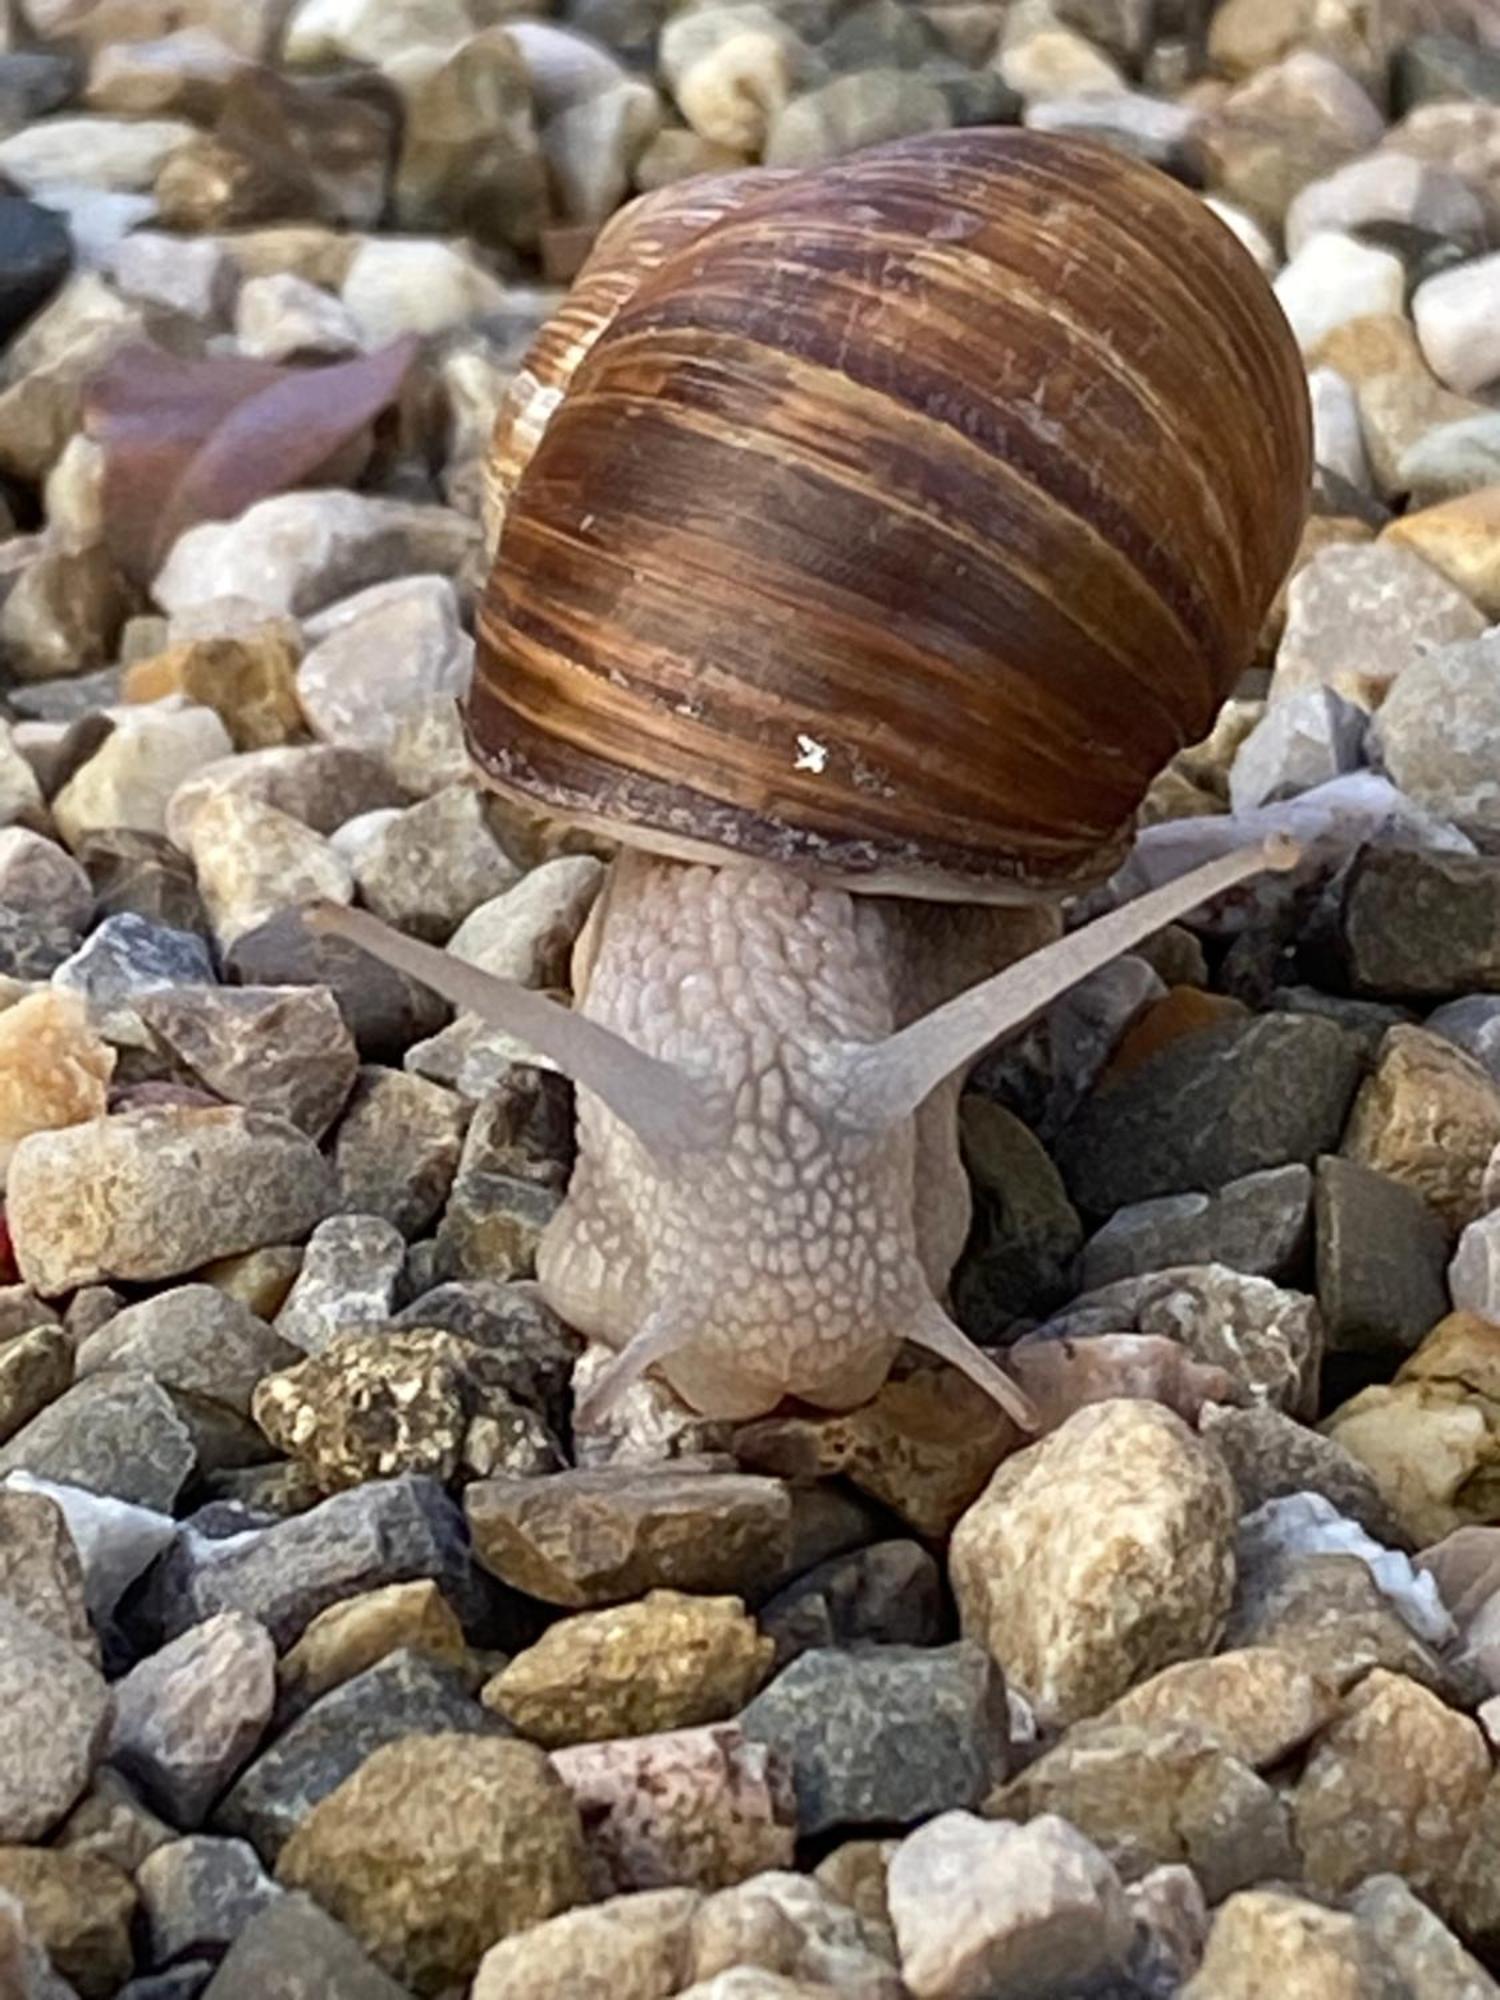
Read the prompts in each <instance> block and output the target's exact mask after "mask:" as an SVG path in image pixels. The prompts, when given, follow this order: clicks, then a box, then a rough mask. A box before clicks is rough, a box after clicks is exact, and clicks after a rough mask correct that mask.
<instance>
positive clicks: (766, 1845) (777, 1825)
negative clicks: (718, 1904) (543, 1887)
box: [551, 1722, 797, 1897]
mask: <svg viewBox="0 0 1500 2000" xmlns="http://www.w3.org/2000/svg"><path fill="white" fill-rule="evenodd" d="M551 1763H552V1767H553V1769H554V1770H555V1771H556V1772H557V1774H558V1776H559V1777H560V1778H561V1779H562V1781H563V1783H564V1784H565V1785H566V1786H567V1788H568V1790H569V1792H570V1793H571V1794H572V1796H573V1800H574V1803H575V1805H576V1806H577V1808H578V1811H579V1813H580V1814H581V1816H582V1820H583V1824H584V1826H585V1828H586V1830H587V1839H588V1847H589V1860H588V1866H589V1885H590V1891H591V1894H592V1895H593V1896H594V1897H599V1896H608V1895H617V1894H619V1893H621V1892H622V1891H625V1890H630V1889H668V1888H676V1887H690V1888H700V1889H724V1888H728V1887H730V1886H731V1885H732V1884H733V1883H736V1882H743V1881H746V1880H748V1879H749V1878H750V1877H751V1876H753V1875H758V1874H760V1873H761V1872H762V1871H763V1870H765V1869H768V1868H788V1867H790V1866H791V1861H792V1855H793V1851H794V1848H795V1844H796V1823H797V1806H796V1798H795V1794H794V1792H793V1789H792V1784H791V1778H790V1774H789V1773H788V1772H787V1771H786V1769H785V1768H784V1766H783V1765H782V1764H781V1762H780V1760H779V1758H777V1756H776V1755H775V1753H774V1752H773V1751H772V1750H770V1749H769V1748H768V1747H767V1745H765V1744H763V1743H755V1742H752V1741H750V1740H749V1738H747V1737H746V1736H745V1734H744V1733H743V1731H742V1730H740V1729H739V1728H738V1727H737V1725H735V1724H734V1723H730V1722H719V1723H710V1724H708V1725H706V1726H704V1727H702V1728H698V1729H675V1730H668V1731H666V1732H664V1733H662V1734H658V1735H652V1736H631V1737H620V1738H617V1739H616V1740H615V1741H613V1742H610V1743H578V1744H573V1745H572V1746H570V1747H569V1748H568V1749H566V1750H557V1751H554V1752H553V1754H552V1758H551Z"/></svg>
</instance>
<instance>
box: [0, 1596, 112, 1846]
mask: <svg viewBox="0 0 1500 2000" xmlns="http://www.w3.org/2000/svg"><path fill="white" fill-rule="evenodd" d="M0 1709H3V1712H4V1714H5V1717H6V1731H7V1737H8V1738H9V1740H10V1742H11V1744H12V1745H13V1749H12V1750H11V1751H8V1752H7V1754H6V1757H5V1759H4V1761H3V1762H0V1841H27V1840H40V1839H41V1838H42V1837H43V1836H44V1835H45V1834H47V1833H48V1832H50V1831H51V1829H52V1828H53V1827H54V1826H56V1824H57V1822H58V1821H59V1820H60V1819H61V1818H62V1816H63V1814H64V1813H65V1812H67V1811H68V1809H69V1807H70V1806H73V1805H75V1804H76V1803H77V1801H78V1799H79V1798H80V1797H81V1796H82V1794H83V1790H84V1787H85V1786H86V1785H87V1784H88V1781H89V1778H90V1777H91V1775H92V1774H93V1770H94V1767H95V1765H96V1764H97V1763H98V1762H99V1760H100V1758H101V1757H102V1756H103V1754H104V1747H105V1743H106V1740H107V1738H108V1735H109V1725H110V1697H109V1691H108V1689H107V1688H106V1687H105V1684H104V1681H103V1680H102V1678H101V1677H100V1675H99V1673H98V1671H97V1669H96V1668H95V1667H93V1666H92V1665H90V1663H89V1662H88V1661H87V1660H85V1659H83V1658H82V1657H81V1656H80V1654H79V1652H78V1650H77V1648H76V1647H75V1646H73V1645H71V1644H70V1643H69V1642H68V1641H67V1640H65V1639H59V1638H58V1637H57V1636H56V1635H55V1634H54V1633H52V1632H50V1631H48V1629H47V1628H46V1626H44V1625H39V1624H38V1623H37V1622H36V1620H35V1619H33V1618H28V1617H27V1616H26V1614H25V1612H24V1611H20V1610H18V1609H17V1608H16V1607H15V1606H14V1605H13V1604H12V1603H11V1602H10V1600H9V1599H8V1598H4V1597H0Z"/></svg>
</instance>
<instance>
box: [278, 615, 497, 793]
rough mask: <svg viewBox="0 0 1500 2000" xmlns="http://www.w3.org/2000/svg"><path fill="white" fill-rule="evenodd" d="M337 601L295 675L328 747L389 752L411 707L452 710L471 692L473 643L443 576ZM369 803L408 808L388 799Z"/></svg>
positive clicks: (315, 627) (315, 629) (314, 630)
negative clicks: (375, 661) (378, 664)
mask: <svg viewBox="0 0 1500 2000" xmlns="http://www.w3.org/2000/svg"><path fill="white" fill-rule="evenodd" d="M339 595H340V599H341V601H339V602H338V603H336V604H335V605H334V607H333V608H332V609H331V610H330V611H329V612H327V613H326V614H325V618H324V620H323V621H321V622H320V621H318V620H313V621H311V622H310V623H309V625H308V627H307V635H308V638H309V640H310V641H311V642H312V643H311V644H310V646H309V649H308V651H307V653H306V654H305V655H304V656H303V659H302V663H301V665H300V666H299V668H298V670H297V700H298V702H299V704H300V705H301V708H302V711H303V713H304V714H305V715H306V717H307V719H308V722H309V724H310V725H311V727H312V729H313V731H314V733H315V734H316V735H317V736H319V737H320V738H321V739H322V740H323V742H324V743H326V744H331V745H335V746H337V747H339V748H341V749H344V750H361V751H365V752H367V753H379V752H384V751H388V750H389V749H390V748H391V747H392V745H393V743H394V742H395V739H396V734H397V731H398V729H399V727H400V723H401V718H402V716H403V715H404V714H405V713H407V712H409V711H410V710H411V709H412V708H413V707H414V706H417V705H419V704H421V703H423V702H426V701H444V702H447V703H449V704H450V705H451V703H452V702H454V701H456V700H457V699H459V697H461V696H462V695H463V694H464V693H465V692H466V691H467V689H468V685H469V680H470V678H471V676H472V673H473V665H474V648H473V642H472V640H470V639H469V638H468V637H467V636H466V635H465V633H464V631H463V628H462V625H461V624H460V621H459V608H458V599H457V595H456V593H455V591H454V588H453V585H452V584H451V583H450V582H449V580H448V578H447V577H446V576H410V577H403V578H401V579H400V580H399V581H398V582H392V583H375V584H374V585H373V586H372V587H371V588H368V589H364V590H360V591H357V592H356V593H355V594H354V595H352V596H351V595H347V594H346V593H343V592H340V594H339ZM372 651H373V652H374V653H375V654H376V656H377V657H379V659H380V660H381V661H382V671H381V673H380V675H379V676H378V677H376V676H373V675H371V673H370V671H369V666H370V658H371V654H372ZM372 803H379V804H387V803H390V804H404V803H405V801H404V800H401V799H399V798H390V797H387V798H383V799H380V800H378V801H372ZM352 810H358V808H357V807H356V808H353V809H352ZM345 817H352V811H351V813H349V814H346V815H345ZM324 830H325V831H331V829H324Z"/></svg>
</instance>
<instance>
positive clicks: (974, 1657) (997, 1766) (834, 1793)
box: [740, 1641, 1007, 1834]
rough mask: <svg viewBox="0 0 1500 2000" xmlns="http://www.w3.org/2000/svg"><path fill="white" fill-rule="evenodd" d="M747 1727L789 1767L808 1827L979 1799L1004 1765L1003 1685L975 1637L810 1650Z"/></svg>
mask: <svg viewBox="0 0 1500 2000" xmlns="http://www.w3.org/2000/svg"><path fill="white" fill-rule="evenodd" d="M740 1727H741V1728H742V1729H743V1730H744V1732H745V1734H746V1736H747V1737H749V1738H750V1739H751V1740H752V1741H759V1742H763V1743H766V1744H768V1745H769V1746H770V1748H771V1749H772V1750H773V1751H774V1752H776V1753H777V1754H778V1755H780V1756H781V1757H782V1758H783V1759H784V1760H785V1762H786V1763H787V1765H788V1766H789V1767H790V1769H791V1772H792V1781H793V1783H794V1785H795V1786H796V1790H797V1808H798V1823H799V1825H800V1827H801V1830H802V1832H803V1833H804V1834H820V1833H826V1832H827V1831H828V1830H829V1829H830V1828H833V1827H838V1826H847V1827H857V1826H879V1825H887V1824H890V1825H909V1824H910V1823H911V1822H912V1821H914V1820H919V1819H923V1818H926V1817H928V1816H930V1815H931V1814H933V1813H936V1812H943V1811H947V1810H949V1809H950V1808H952V1809H957V1808H967V1807H973V1806H977V1805H978V1804H979V1802H980V1800H981V1799H982V1798H983V1797H984V1795H985V1793H986V1792H987V1790H988V1789H989V1787H990V1785H991V1784H993V1783H994V1782H995V1780H996V1779H997V1778H998V1777H999V1776H1000V1774H1001V1772H1002V1770H1003V1768H1004V1766H1005V1762H1006V1745H1007V1722H1006V1708H1005V1690H1004V1686H1003V1683H1002V1681H1001V1678H1000V1676H999V1674H998V1673H997V1672H996V1671H995V1669H994V1667H993V1666H992V1664H991V1662H990V1660H989V1659H988V1657H987V1655H986V1654H985V1652H984V1650H983V1648H982V1647H980V1646H977V1645H974V1644H973V1643H971V1642H969V1641H962V1642H960V1643H959V1644H958V1645H957V1646H948V1647H939V1648H918V1647H909V1646H881V1647H879V1648H876V1649H868V1650H864V1651H860V1652H843V1651H841V1650H839V1649H832V1650H828V1651H816V1652H809V1653H804V1654H803V1655H802V1656H801V1658H800V1659H798V1660H795V1661H793V1663H792V1664H791V1665H790V1666H789V1667H787V1668H785V1669H784V1670H783V1671H782V1672H781V1673H780V1674H778V1675H777V1677H776V1679H775V1680H774V1681H773V1683H772V1684H771V1686H770V1687H768V1688H767V1689H766V1690H765V1691H764V1693H762V1694H760V1695H758V1696H757V1697H756V1699H755V1700H754V1701H752V1702H751V1703H750V1705H749V1707H748V1708H746V1710H745V1711H744V1713H743V1715H741V1717H740Z"/></svg>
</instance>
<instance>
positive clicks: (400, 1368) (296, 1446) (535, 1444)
mask: <svg viewBox="0 0 1500 2000" xmlns="http://www.w3.org/2000/svg"><path fill="white" fill-rule="evenodd" d="M299 1282H300V1281H299ZM503 1374H504V1369H503V1366H502V1365H499V1364H496V1363H494V1362H492V1361H491V1359H490V1357H489V1356H488V1355H487V1354H486V1353H485V1351H484V1349H483V1348H481V1347H474V1346H472V1345H470V1343H468V1342H467V1341H463V1340H459V1339H458V1338H457V1337H456V1336H455V1335H453V1334H451V1333H442V1332H432V1331H429V1332H415V1331H414V1332H411V1333H396V1332H389V1333H384V1334H382V1335H381V1336H380V1337H378V1338H371V1337H369V1336H367V1335H363V1336H362V1335H361V1334H359V1333H357V1332H356V1333H354V1334H345V1335H344V1336H342V1337H336V1338H334V1339H333V1340H332V1342H331V1343H330V1344H329V1345H328V1346H326V1347H324V1348H323V1349H322V1350H321V1352H319V1353H317V1354H314V1355H313V1356H312V1357H311V1358H310V1359H308V1360H306V1361H303V1362H301V1363H299V1364H298V1365H297V1366H296V1367H293V1368H289V1369H286V1370H284V1371H283V1372H281V1373H279V1374H275V1375H268V1376H266V1377H265V1378H264V1379H263V1380H262V1382H261V1383H260V1385H259V1387H258V1388H257V1390H256V1393H255V1401H254V1411H255V1418H256V1421H257V1423H258V1424H259V1425H260V1427H261V1429H262V1430H263V1431H264V1432H265V1434H266V1436H267V1437H268V1438H269V1439H270V1440H271V1442H272V1443H273V1444H275V1445H277V1446H278V1447H279V1448H280V1449H281V1450H283V1451H285V1452H286V1453H287V1455H288V1456H289V1457H292V1458H295V1459H297V1460H298V1461H299V1462H300V1463H301V1464H303V1465H305V1466H306V1468H307V1470H308V1472H309V1473H310V1474H311V1475H312V1478H313V1480H314V1481H315V1483H316V1485H317V1486H318V1487H319V1489H320V1490H321V1491H323V1492H336V1491H339V1490H340V1489H342V1488H344V1487H349V1486H357V1485H359V1484H360V1483H361V1482H363V1481H365V1480H370V1479H389V1478H392V1477H395V1476H396V1475H398V1474H400V1473H417V1474H423V1475H428V1476H431V1477H433V1478H436V1479H439V1480H442V1481H443V1482H444V1483H445V1484H449V1483H453V1482H455V1481H462V1480H464V1479H470V1478H489V1477H493V1476H494V1475H496V1474H507V1475H511V1476H515V1477H521V1478H524V1477H528V1476H535V1475H540V1474H543V1473H547V1472H552V1471H556V1470H558V1469H559V1466H560V1463H561V1457H560V1453H559V1451H558V1448H557V1445H556V1443H555V1442H554V1440H553V1439H552V1438H550V1437H549V1436H548V1434H547V1432H546V1429H545V1427H544V1426H543V1424H542V1423H541V1420H540V1419H539V1418H538V1417H536V1416H534V1415H533V1414H532V1413H531V1412H530V1411H529V1410H525V1409H522V1408H521V1407H520V1406H519V1405H518V1404H516V1403H513V1402H512V1401H511V1399H510V1397H509V1396H507V1395H506V1393H505V1391H504V1388H503V1386H502V1380H501V1378H502V1377H503Z"/></svg>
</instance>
